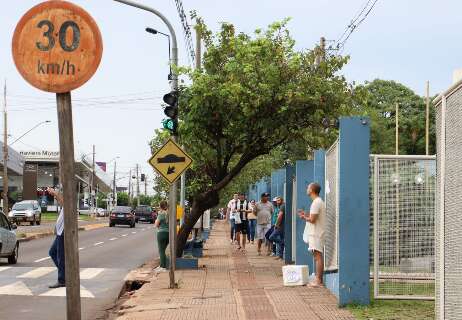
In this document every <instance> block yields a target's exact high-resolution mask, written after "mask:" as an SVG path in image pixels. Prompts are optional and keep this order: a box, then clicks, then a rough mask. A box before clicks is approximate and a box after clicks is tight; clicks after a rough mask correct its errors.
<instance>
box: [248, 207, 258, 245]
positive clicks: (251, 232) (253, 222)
mask: <svg viewBox="0 0 462 320" xmlns="http://www.w3.org/2000/svg"><path fill="white" fill-rule="evenodd" d="M254 207H255V200H251V201H250V203H249V209H250V212H249V214H248V215H247V220H248V224H249V227H248V230H247V231H248V232H247V240H249V243H252V244H254V241H255V228H256V227H257V216H256V215H255V213H254V212H253V210H254Z"/></svg>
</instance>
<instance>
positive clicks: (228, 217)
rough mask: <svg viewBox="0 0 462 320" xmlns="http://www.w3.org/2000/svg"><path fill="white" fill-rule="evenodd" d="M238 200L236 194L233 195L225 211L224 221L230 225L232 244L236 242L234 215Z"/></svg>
mask: <svg viewBox="0 0 462 320" xmlns="http://www.w3.org/2000/svg"><path fill="white" fill-rule="evenodd" d="M238 200H239V195H238V194H237V193H235V194H234V196H233V199H231V200H230V201H229V202H228V207H227V211H226V220H228V221H229V223H230V226H231V228H230V237H231V239H230V240H231V243H234V241H235V240H236V224H235V215H236V214H237V210H236V208H237V207H236V206H237V201H238Z"/></svg>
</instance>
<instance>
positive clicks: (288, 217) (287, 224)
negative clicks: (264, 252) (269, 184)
mask: <svg viewBox="0 0 462 320" xmlns="http://www.w3.org/2000/svg"><path fill="white" fill-rule="evenodd" d="M284 174H285V177H284V181H285V183H286V192H285V194H284V195H283V197H284V201H285V203H286V213H285V221H284V244H285V250H284V261H285V262H286V263H291V262H292V261H293V259H292V218H293V212H292V194H293V190H292V189H293V185H292V180H293V179H294V177H295V167H294V166H287V167H285V170H284ZM295 213H296V212H295Z"/></svg>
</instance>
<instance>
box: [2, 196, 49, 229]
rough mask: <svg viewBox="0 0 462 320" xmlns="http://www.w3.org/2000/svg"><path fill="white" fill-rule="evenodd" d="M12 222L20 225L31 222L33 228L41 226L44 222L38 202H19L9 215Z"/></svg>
mask: <svg viewBox="0 0 462 320" xmlns="http://www.w3.org/2000/svg"><path fill="white" fill-rule="evenodd" d="M8 218H9V220H10V221H11V222H14V223H17V224H20V223H21V222H30V225H31V226H34V225H40V223H41V221H42V210H41V209H40V206H39V203H38V201H36V200H25V201H21V202H17V203H15V204H14V205H13V208H11V211H10V212H9V213H8Z"/></svg>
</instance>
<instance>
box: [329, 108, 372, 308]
mask: <svg viewBox="0 0 462 320" xmlns="http://www.w3.org/2000/svg"><path fill="white" fill-rule="evenodd" d="M369 143H370V129H369V119H368V118H362V117H348V118H340V136H339V146H338V148H339V149H338V150H339V154H338V161H339V164H338V167H339V171H338V181H337V183H338V186H337V190H338V203H337V206H338V239H337V243H338V251H337V252H338V270H337V271H334V272H330V273H327V274H326V275H325V283H326V287H327V288H328V289H329V290H331V291H332V292H333V293H334V294H335V295H336V296H337V298H338V301H339V305H340V306H344V305H346V304H349V303H358V304H369V302H370V301H369Z"/></svg>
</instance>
